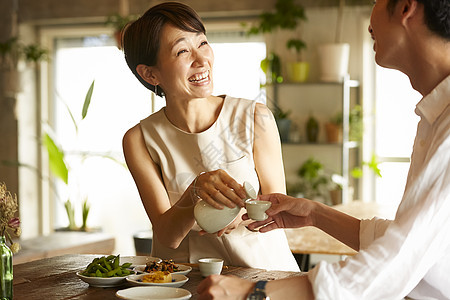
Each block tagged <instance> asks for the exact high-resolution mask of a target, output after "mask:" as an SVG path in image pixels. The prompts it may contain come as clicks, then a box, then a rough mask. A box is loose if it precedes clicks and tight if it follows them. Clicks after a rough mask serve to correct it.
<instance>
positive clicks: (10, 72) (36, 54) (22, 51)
mask: <svg viewBox="0 0 450 300" xmlns="http://www.w3.org/2000/svg"><path fill="white" fill-rule="evenodd" d="M21 59H23V60H24V61H25V62H26V63H37V62H39V61H42V60H47V59H48V50H47V49H45V48H42V47H41V46H40V45H39V44H28V45H26V44H23V43H21V42H19V39H18V38H17V37H12V38H10V39H8V40H6V41H5V42H0V76H1V80H0V90H1V91H3V94H4V95H14V94H16V93H17V92H19V90H20V80H19V78H20V77H19V71H18V63H19V60H21Z"/></svg>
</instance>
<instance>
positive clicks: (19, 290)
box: [13, 254, 301, 300]
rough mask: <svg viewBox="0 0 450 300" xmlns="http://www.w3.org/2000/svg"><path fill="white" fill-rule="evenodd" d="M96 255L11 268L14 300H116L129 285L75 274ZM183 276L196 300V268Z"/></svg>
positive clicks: (266, 275) (245, 273) (246, 272)
mask: <svg viewBox="0 0 450 300" xmlns="http://www.w3.org/2000/svg"><path fill="white" fill-rule="evenodd" d="M98 256H101V255H82V254H68V255H63V256H56V257H51V258H45V259H40V260H35V261H32V262H29V263H24V264H18V265H15V266H14V282H13V286H14V299H18V300H20V299H24V300H25V299H26V300H33V299H46V300H52V299H55V300H56V299H57V300H61V299H83V300H85V299H86V300H88V299H95V300H97V299H102V300H106V299H118V298H117V297H116V296H115V293H116V292H117V291H118V290H120V289H124V288H128V287H131V285H129V283H125V284H124V285H122V286H120V287H111V288H99V287H90V286H89V285H88V284H87V283H85V282H84V281H82V280H81V279H79V278H78V277H77V276H76V274H75V273H76V272H77V271H80V270H83V269H84V268H85V267H86V266H87V265H88V264H89V263H90V262H91V261H92V260H93V259H94V258H95V257H98ZM222 274H232V275H235V276H238V277H241V278H246V279H249V280H251V281H258V280H263V279H264V280H273V279H279V278H286V277H292V276H297V275H299V274H301V273H297V272H285V271H265V270H261V269H253V268H242V267H232V266H225V267H224V269H223V271H222ZM187 277H189V281H188V282H186V283H185V284H184V285H183V286H182V288H184V289H187V290H189V291H190V292H191V293H192V298H191V299H197V296H198V295H197V291H196V290H197V286H198V284H199V283H200V282H201V281H202V280H203V277H202V276H201V275H200V271H199V270H198V267H196V266H195V265H194V266H193V269H192V271H191V272H190V273H189V274H188V275H187Z"/></svg>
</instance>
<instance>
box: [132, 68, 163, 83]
mask: <svg viewBox="0 0 450 300" xmlns="http://www.w3.org/2000/svg"><path fill="white" fill-rule="evenodd" d="M136 72H137V73H138V74H139V75H140V76H141V77H142V79H144V80H145V81H146V82H148V83H150V84H153V85H158V81H157V79H156V76H155V74H154V72H153V68H152V67H149V66H147V65H143V64H140V65H138V66H137V67H136Z"/></svg>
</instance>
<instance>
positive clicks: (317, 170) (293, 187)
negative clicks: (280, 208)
mask: <svg viewBox="0 0 450 300" xmlns="http://www.w3.org/2000/svg"><path fill="white" fill-rule="evenodd" d="M297 176H298V181H297V182H295V183H289V184H288V185H287V190H288V194H290V195H292V196H296V197H304V198H308V199H311V200H317V201H320V202H323V203H329V199H330V194H329V192H330V191H331V190H336V189H337V187H338V186H337V183H335V182H334V181H333V180H332V176H331V175H330V174H328V173H327V172H326V171H325V168H324V166H323V164H322V163H321V162H320V161H318V160H317V159H315V158H314V157H310V158H308V159H307V160H306V161H305V162H303V164H302V165H301V166H300V168H299V169H298V171H297Z"/></svg>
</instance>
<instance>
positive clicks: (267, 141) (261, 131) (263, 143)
mask: <svg viewBox="0 0 450 300" xmlns="http://www.w3.org/2000/svg"><path fill="white" fill-rule="evenodd" d="M253 158H254V160H255V168H256V172H257V174H258V178H259V182H260V185H261V193H262V194H270V193H286V183H285V176H284V166H283V159H282V154H281V142H280V136H279V134H278V129H277V125H276V123H275V118H274V117H273V114H272V112H271V111H270V110H269V108H268V107H267V106H265V105H263V104H260V103H257V104H256V108H255V138H254V145H253Z"/></svg>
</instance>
